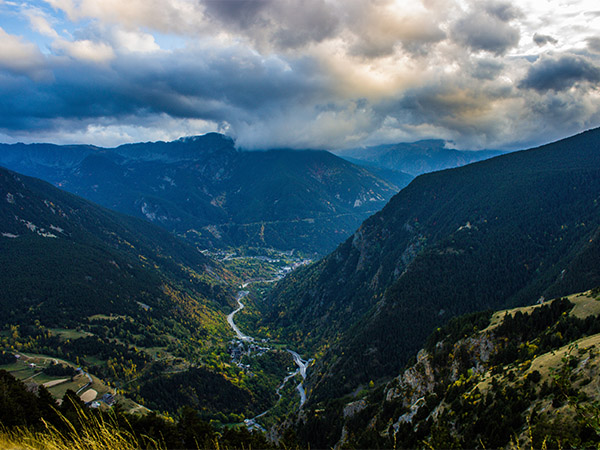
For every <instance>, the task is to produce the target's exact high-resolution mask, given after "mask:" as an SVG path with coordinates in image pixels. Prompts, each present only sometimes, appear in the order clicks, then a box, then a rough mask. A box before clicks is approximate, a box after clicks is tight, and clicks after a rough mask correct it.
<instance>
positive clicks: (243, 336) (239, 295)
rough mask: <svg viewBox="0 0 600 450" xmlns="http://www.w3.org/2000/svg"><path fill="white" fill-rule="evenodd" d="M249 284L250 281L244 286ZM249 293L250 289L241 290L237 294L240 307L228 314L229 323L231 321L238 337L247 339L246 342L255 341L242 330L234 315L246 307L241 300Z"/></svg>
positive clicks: (230, 324) (230, 323)
mask: <svg viewBox="0 0 600 450" xmlns="http://www.w3.org/2000/svg"><path fill="white" fill-rule="evenodd" d="M247 284H248V283H246V284H244V287H246V286H247ZM248 294H249V292H248V291H239V292H238V293H237V296H236V298H235V299H236V301H237V304H238V308H237V309H236V310H234V311H233V312H231V313H229V315H228V316H227V323H229V326H230V327H231V328H232V329H233V331H235V334H236V336H237V337H238V339H240V340H242V341H245V342H254V338H253V337H250V336H247V335H245V334H244V333H242V332H241V331H240V329H239V328H238V327H237V325H236V324H235V322H234V321H233V316H235V315H236V314H237V313H238V312H240V311H241V310H242V309H244V304H243V303H242V301H241V300H242V299H243V298H244V297H245V296H247V295H248Z"/></svg>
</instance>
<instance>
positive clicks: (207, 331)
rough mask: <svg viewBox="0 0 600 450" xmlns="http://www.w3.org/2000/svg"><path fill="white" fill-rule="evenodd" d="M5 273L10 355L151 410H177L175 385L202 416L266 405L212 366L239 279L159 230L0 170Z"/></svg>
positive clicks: (0, 333)
mask: <svg viewBox="0 0 600 450" xmlns="http://www.w3.org/2000/svg"><path fill="white" fill-rule="evenodd" d="M0 267H2V270H1V271H0V285H1V286H2V289H0V338H1V343H2V348H4V349H5V350H9V351H21V352H29V353H34V354H43V355H48V356H49V357H56V358H62V359H64V360H67V361H71V362H72V363H77V365H80V366H81V367H83V368H84V369H85V370H86V371H89V372H90V373H92V374H93V375H96V376H97V377H100V378H102V379H104V380H105V381H108V382H110V383H112V385H113V386H117V387H119V389H121V390H123V391H125V392H126V393H127V394H129V395H131V396H134V397H135V398H136V400H137V401H138V402H143V403H145V404H146V405H149V406H150V407H151V408H152V409H155V408H156V409H160V410H168V411H171V412H176V411H177V409H178V408H179V407H181V406H182V403H177V400H178V399H180V397H181V395H180V394H179V391H178V389H186V392H188V394H189V393H190V392H192V393H193V396H192V395H187V397H186V399H187V400H186V402H187V404H190V405H191V406H195V407H196V408H197V409H202V410H203V411H204V412H205V413H206V414H215V413H217V412H220V413H223V412H224V413H225V414H228V413H236V414H239V413H242V412H244V411H247V410H248V408H250V409H251V408H253V406H251V405H253V404H254V403H255V402H256V401H263V399H258V400H257V399H256V398H255V397H254V396H253V394H252V393H251V392H250V391H248V390H247V389H246V388H245V387H244V386H240V385H239V383H238V385H235V384H234V383H232V381H231V380H230V379H228V378H226V377H224V376H223V371H222V370H221V368H220V367H222V366H223V365H222V363H221V362H218V361H217V360H218V358H220V357H221V356H220V354H221V353H222V354H223V356H222V358H223V359H224V360H225V361H227V362H228V361H229V359H230V358H229V355H228V354H227V353H226V344H227V342H228V340H229V339H230V337H231V336H232V331H231V330H230V328H229V326H228V325H227V321H226V314H227V313H228V312H230V310H231V309H232V304H233V301H234V292H233V290H232V287H231V286H232V285H233V284H234V283H236V282H239V280H237V279H235V278H234V277H232V276H231V275H230V274H229V273H228V272H227V271H225V270H224V269H223V268H222V267H220V265H219V264H218V263H216V262H214V261H212V260H210V259H208V258H207V257H205V256H204V255H202V254H201V253H200V251H199V250H198V249H197V248H195V247H193V246H191V245H189V244H187V243H186V242H185V241H182V240H180V239H178V238H176V237H174V236H172V235H171V234H170V233H169V232H167V231H165V230H163V229H162V228H160V227H157V226H155V225H153V224H151V223H149V222H146V221H143V220H140V219H136V218H133V217H128V216H124V215H122V214H119V213H116V212H113V211H109V210H107V209H105V208H103V207H100V206H97V205H95V204H92V203H91V202H89V201H87V200H84V199H82V198H79V197H76V196H75V195H73V194H70V193H67V192H63V191H60V190H59V189H56V188H54V187H53V186H51V185H50V184H48V183H46V182H43V181H41V180H37V179H33V178H29V177H26V176H23V175H19V174H16V173H14V172H11V171H8V170H5V169H0ZM200 365H201V366H202V367H199V366H200ZM190 366H192V368H190ZM194 366H196V367H195V368H194ZM187 369H189V370H187ZM173 372H177V374H178V375H177V376H178V377H179V382H178V384H175V382H176V381H177V380H176V379H174V378H173V377H172V376H171V375H170V373H173ZM181 380H185V383H184V382H182V381H181ZM186 383H187V384H186ZM178 386H179V387H178ZM167 387H168V392H169V393H170V398H169V400H170V401H171V403H167V402H165V401H164V399H163V397H164V392H165V391H164V388H167ZM178 395H180V396H179V397H178ZM260 407H262V404H261V406H260ZM257 408H258V406H257Z"/></svg>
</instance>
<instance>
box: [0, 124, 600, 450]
mask: <svg viewBox="0 0 600 450" xmlns="http://www.w3.org/2000/svg"><path fill="white" fill-rule="evenodd" d="M428 145H429V144H428ZM1 150H2V158H1V161H2V164H5V165H11V166H13V167H19V168H22V169H27V170H28V172H29V173H31V172H35V173H37V174H38V175H39V176H42V175H43V176H44V177H45V178H47V179H49V180H51V181H52V183H54V184H56V185H59V186H62V187H64V188H68V189H69V190H72V191H77V190H81V192H80V193H81V194H85V195H86V196H87V197H90V198H91V199H92V200H95V201H97V202H98V203H102V204H104V203H105V202H106V203H109V204H108V205H107V206H110V207H112V208H115V209H124V210H127V208H129V212H130V213H132V214H133V213H135V214H134V215H137V216H139V217H137V218H136V217H131V216H126V215H123V214H121V213H118V212H114V211H111V210H109V209H106V208H105V207H104V206H99V205H98V204H95V203H92V202H91V201H89V200H84V199H83V198H81V197H78V196H77V195H74V194H72V193H68V192H64V191H63V190H60V189H57V188H56V187H54V186H52V185H51V184H49V183H47V182H44V181H41V180H39V179H34V178H29V177H27V176H24V175H21V174H18V173H15V172H13V171H11V170H6V169H0V227H1V228H0V250H1V252H0V263H1V266H2V267H3V270H2V273H1V274H0V282H1V283H2V286H3V289H2V292H0V317H2V318H3V319H2V323H1V325H2V332H1V339H2V344H3V349H4V350H9V351H10V352H30V353H35V354H42V355H48V357H49V358H62V359H64V360H65V361H66V360H68V361H77V364H81V366H82V367H84V368H85V369H86V370H89V371H90V372H92V373H93V374H94V375H96V376H99V377H102V378H103V379H105V380H106V382H107V383H112V384H114V385H117V386H119V387H120V389H122V390H123V391H126V392H127V394H128V395H129V396H130V397H131V398H133V399H134V400H135V401H137V402H139V403H141V404H144V405H146V406H147V407H149V408H151V409H154V410H157V411H165V412H168V413H170V414H177V413H178V411H180V410H181V408H183V407H192V408H195V409H196V410H197V411H200V415H201V416H202V417H203V418H205V419H211V420H216V421H215V422H214V423H216V424H220V425H222V424H225V423H238V422H241V421H242V419H247V418H248V417H253V419H247V423H248V424H251V425H252V426H255V425H256V423H257V421H258V420H259V419H260V418H262V419H260V420H263V419H265V420H266V418H268V417H269V414H271V416H273V415H275V416H274V417H271V418H270V419H268V420H269V422H268V424H269V425H271V430H270V436H271V438H273V439H274V440H280V441H281V442H284V443H285V445H286V446H288V447H289V446H290V445H291V446H294V445H300V446H310V447H311V448H329V447H332V446H337V447H338V448H341V447H348V446H350V447H377V446H379V447H390V446H391V447H394V446H399V447H414V446H416V445H420V444H421V443H423V442H428V443H429V444H430V445H432V446H434V447H444V448H445V447H456V446H459V447H460V446H463V447H464V446H467V447H470V446H473V445H479V444H482V445H485V446H488V447H498V446H506V445H509V444H510V442H511V439H517V441H518V442H519V445H525V444H527V442H529V443H532V442H534V443H535V444H536V445H538V444H539V445H540V446H541V445H542V444H541V443H542V442H544V439H550V440H549V441H548V443H558V442H559V441H558V440H557V439H562V441H561V442H569V443H570V445H575V446H577V445H579V444H582V443H590V442H592V443H594V442H596V441H594V437H593V433H594V426H593V424H594V422H593V421H592V420H593V419H589V418H588V419H585V418H586V417H592V416H593V413H594V412H597V411H596V410H594V409H593V408H594V401H593V400H594V397H593V395H595V394H594V392H592V391H593V388H595V387H596V384H595V382H593V379H594V377H595V376H596V375H597V374H596V372H595V369H594V367H595V365H593V364H592V363H589V364H588V363H587V362H586V361H592V360H594V358H596V353H595V350H593V347H592V346H593V345H595V344H594V343H595V342H596V341H594V339H596V338H595V337H594V336H596V335H597V334H598V333H600V329H598V326H597V322H598V321H597V316H598V313H599V312H600V308H598V306H597V303H598V298H599V297H598V290H597V289H596V288H598V287H599V286H600V248H599V245H600V240H599V239H600V209H599V208H600V205H599V202H600V129H595V130H590V131H587V132H585V133H582V134H579V135H576V136H573V137H570V138H567V139H564V140H561V141H558V142H554V143H551V144H548V145H544V146H541V147H538V148H534V149H529V150H523V151H519V152H513V153H509V154H504V155H499V156H496V157H493V158H491V159H487V160H485V161H480V162H476V163H472V164H468V165H465V166H462V167H459V168H453V169H445V170H440V171H436V172H431V173H426V174H422V175H419V176H417V177H416V178H415V179H414V180H413V181H412V182H411V183H410V184H409V185H408V186H406V187H404V188H403V189H402V190H400V192H398V193H397V194H395V195H394V196H393V197H392V198H391V199H390V201H389V202H388V203H387V204H386V205H385V207H384V208H383V209H382V210H380V211H379V212H377V213H375V214H374V215H372V216H371V217H369V218H368V219H367V220H365V221H364V222H363V223H362V225H360V227H358V229H357V230H355V231H354V233H353V234H352V235H350V237H348V238H347V239H346V240H345V241H344V242H342V243H341V244H340V245H339V246H338V247H337V248H336V249H335V250H334V251H333V252H331V253H330V254H329V255H328V256H326V257H324V258H322V259H321V260H319V261H317V262H316V263H314V264H312V265H309V266H305V267H301V268H299V269H296V270H294V271H291V273H289V275H287V276H286V277H285V278H284V279H283V280H281V281H279V282H278V283H276V284H272V283H271V282H272V281H274V280H275V279H271V278H270V277H269V278H268V279H266V278H263V277H261V276H255V275H250V276H251V280H250V281H249V280H248V279H246V278H244V279H242V278H240V277H239V276H237V275H235V274H234V273H233V272H231V271H230V270H229V269H228V268H227V266H226V262H227V260H228V259H229V260H231V259H232V258H234V257H233V256H232V253H230V254H227V256H226V257H224V258H222V261H221V262H217V261H215V260H213V259H211V258H209V257H207V256H206V255H204V254H203V253H201V252H200V249H201V248H202V247H203V246H205V247H219V246H221V245H225V244H227V245H240V246H248V245H265V246H271V245H272V246H274V247H279V248H290V247H294V246H296V245H298V246H302V248H303V249H306V250H311V249H312V250H314V251H317V250H318V251H323V249H326V248H327V247H328V246H332V245H334V243H335V242H336V239H338V240H339V239H341V236H342V235H343V233H342V232H340V233H338V234H339V235H336V234H335V233H333V232H332V230H338V231H339V230H340V229H342V228H339V227H340V225H339V224H340V222H336V224H335V225H334V224H333V222H327V221H326V220H325V218H326V217H330V218H331V216H327V214H331V213H332V212H335V213H336V214H337V213H339V215H340V216H342V217H353V219H352V220H358V219H357V217H358V216H357V214H356V213H355V212H356V211H361V212H362V213H364V214H367V213H368V211H369V208H370V207H371V206H376V205H378V204H380V203H383V202H384V201H385V196H386V195H391V194H392V193H393V192H394V190H395V188H394V187H393V186H392V184H390V183H387V182H385V181H382V180H381V179H380V178H377V177H376V176H374V175H373V174H371V173H370V172H369V171H368V170H366V169H363V168H360V167H357V166H355V165H352V164H350V163H348V162H344V161H343V160H341V159H340V158H338V157H336V156H334V155H332V154H331V153H328V152H323V151H291V150H277V151H270V152H242V151H239V150H236V149H235V147H234V144H233V142H232V141H231V140H229V139H227V138H225V137H223V136H221V135H216V134H210V135H206V136H203V137H196V138H186V139H181V140H178V141H174V142H168V143H151V144H133V145H126V146H121V147H117V148H116V149H100V148H96V147H91V146H67V147H56V146H50V145H45V144H39V145H21V144H18V145H14V146H5V147H3V148H2V149H1ZM94 196H97V197H96V198H95V199H94V198H93V197H94ZM283 199H285V200H283ZM333 199H335V203H334V200H333ZM100 200H102V201H100ZM186 205H187V206H186ZM136 208H137V209H136ZM350 211H354V212H352V213H351V212H350ZM308 214H311V215H312V216H311V217H310V218H311V219H314V222H312V223H311V222H310V221H309V220H308V219H309V217H308V216H307V215H308ZM319 214H320V215H319ZM344 214H348V216H344ZM201 217H203V218H204V219H202V220H203V221H202V220H201V219H200V218H201ZM294 217H295V218H294ZM266 218H270V219H271V220H270V221H268V222H267V220H266ZM316 218H320V219H322V220H316ZM143 219H145V220H143ZM250 221H253V222H250ZM349 221H350V219H348V225H347V226H348V227H350V226H351V225H350V222H349ZM150 222H156V223H157V224H160V225H161V226H157V225H156V224H153V223H150ZM250 223H252V224H253V227H258V228H252V227H250V226H249V224H250ZM283 223H285V224H286V225H285V226H282V224H283ZM327 223H329V224H330V225H331V227H329V226H326V225H325V224H327ZM192 224H195V225H193V227H192ZM291 224H293V225H291ZM200 225H202V226H200ZM309 226H312V227H314V228H310V227H309ZM179 227H180V228H179ZM190 227H191V228H190ZM194 227H195V228H194ZM286 227H287V228H286ZM305 227H309V228H305ZM165 228H167V230H173V231H175V234H178V235H179V236H177V235H175V234H173V233H171V232H169V231H167V230H165ZM250 229H252V230H254V231H252V232H250V231H249V230H250ZM344 229H345V228H344ZM244 230H245V231H244ZM301 230H304V231H302V232H306V233H308V232H309V230H312V231H310V232H311V233H317V231H318V230H322V231H323V233H324V235H325V236H326V237H323V236H317V237H315V236H312V235H311V236H308V234H307V235H303V234H299V235H296V234H295V233H299V232H300V231H301ZM253 233H254V234H253ZM317 234H318V233H317ZM334 235H335V236H337V237H335V238H333V237H331V236H334ZM218 236H220V237H218ZM182 238H186V239H182ZM288 239H290V240H291V241H288ZM286 245H287V246H288V247H286ZM273 258H274V257H271V256H269V257H262V259H260V261H262V262H263V263H265V264H269V263H271V262H274V261H275V260H274V259H273ZM269 261H271V262H269ZM244 270H247V272H244V273H248V274H249V273H253V272H252V271H253V270H254V269H252V268H246V269H244ZM290 270H291V268H289V267H288V268H286V272H289V271H290ZM256 273H268V272H260V271H257V272H256ZM269 273H272V272H269ZM265 281H266V283H265ZM250 282H252V283H254V282H256V283H258V284H257V286H256V287H254V286H252V285H250V286H249V283H250ZM240 286H242V288H240ZM238 289H245V290H244V291H238ZM590 290H591V291H590ZM236 292H238V294H237V297H236ZM574 293H581V294H580V295H572V294H574ZM240 295H241V296H242V297H240ZM567 295H569V298H568V299H563V298H561V297H563V296H567ZM240 298H244V299H247V300H244V301H245V302H246V305H247V306H248V308H246V309H245V310H244V311H241V309H242V306H241V303H237V304H236V303H235V301H236V299H237V301H239V300H240ZM555 298H556V300H554V301H549V299H555ZM524 305H537V306H527V307H524V308H521V309H518V310H515V309H512V308H515V307H517V306H519V307H523V306H524ZM235 307H238V309H237V310H236V311H238V312H239V316H236V320H238V319H239V321H238V324H239V325H240V327H241V328H243V330H244V331H245V332H246V333H249V334H251V335H252V336H253V338H252V339H250V338H248V336H246V338H247V339H248V340H247V341H246V342H245V343H242V342H241V341H240V342H237V343H236V342H235V341H232V342H230V343H228V341H229V339H231V336H232V335H233V334H234V333H233V332H232V330H231V329H229V325H228V324H227V320H226V314H227V313H229V312H231V311H232V310H233V308H235ZM501 309H507V310H506V311H502V312H496V313H493V311H497V310H501ZM248 310H251V311H250V313H247V312H248ZM246 313H247V314H246ZM231 317H233V316H231ZM259 338H264V339H265V340H264V341H262V340H259ZM581 339H584V340H585V339H588V340H586V341H585V342H584V341H581ZM590 339H591V340H590ZM242 340H243V339H242ZM577 340H579V341H577ZM576 341H577V342H579V343H581V342H583V343H584V344H585V346H583V344H582V351H579V350H577V348H576V347H573V346H572V344H573V343H575V342H576ZM588 341H589V342H588ZM246 344H247V345H248V346H249V347H248V348H252V350H247V353H244V352H246V349H245V347H244V346H245V345H246ZM261 345H268V346H269V348H268V349H267V348H266V347H265V348H261ZM232 346H234V347H235V348H237V349H238V353H241V354H242V356H241V357H239V358H240V359H237V360H236V359H235V358H236V357H235V356H232V355H234V354H235V353H236V350H232V348H233V347H232ZM571 347H572V348H571ZM291 348H293V349H295V350H296V351H297V352H298V353H295V352H290V351H289V349H291ZM590 349H592V350H590ZM253 352H254V353H253ZM553 352H554V353H553ZM575 352H577V355H575ZM230 353H231V354H230ZM290 355H294V356H293V360H292V356H290ZM549 355H550V356H549ZM553 355H554V356H553ZM556 355H559V357H558V358H557V357H555V356H556ZM575 356H577V358H576V359H574V358H575ZM9 357H10V358H12V356H11V355H8V356H7V355H6V354H2V358H3V360H4V359H6V358H9ZM297 358H298V359H300V361H301V362H302V367H303V369H302V368H299V369H298V371H297V372H295V373H294V372H291V373H290V367H293V362H292V361H296V359H297ZM302 358H306V359H302ZM586 358H587V359H586ZM62 359H61V360H62ZM296 364H298V363H296ZM586 364H588V365H586ZM542 366H543V367H542ZM298 367H300V365H298ZM550 367H551V368H552V369H550ZM542 369H543V370H542ZM511 374H512V375H511ZM561 374H562V375H561ZM577 374H579V375H577ZM304 375H306V379H305V380H304ZM295 376H297V378H300V377H302V378H301V379H302V384H301V385H299V386H298V387H296V386H293V385H292V383H289V385H288V386H287V387H285V383H286V382H287V380H289V379H290V377H295ZM286 377H287V378H286ZM561 377H562V378H561ZM578 377H579V378H578ZM588 379H589V381H587V380H588ZM283 380H286V381H284V382H283V384H282V381H283ZM588 384H589V388H586V387H585V386H587V385H588ZM303 387H304V388H306V394H307V399H306V403H304V402H303V400H300V402H301V404H300V405H298V399H297V393H296V391H298V392H304V391H303V390H302V389H303ZM286 389H287V391H286ZM582 392H583V393H582ZM584 394H585V395H587V396H588V397H591V398H592V400H591V401H588V400H587V397H584ZM301 398H302V397H301ZM515 399H516V400H515ZM578 399H579V400H578ZM549 405H551V406H549ZM576 405H581V406H580V407H579V406H576ZM138 406H139V405H138ZM561 408H562V409H561ZM569 408H571V409H569ZM573 408H574V409H573ZM578 408H579V409H578ZM548 411H550V413H548ZM554 411H558V412H559V415H557V416H556V417H554V416H552V413H553V412H554ZM572 411H575V412H576V413H577V414H578V416H577V417H578V419H577V420H580V421H581V420H588V422H585V423H584V424H583V425H581V423H580V422H577V421H573V420H570V419H568V414H569V413H570V412H572ZM259 412H260V414H259V415H258V413H259ZM588 413H589V414H588ZM586 414H588V415H587V416H586ZM590 414H591V415H590ZM182 417H183V416H182ZM565 417H566V418H565ZM464 418H468V419H469V420H467V421H465V420H464ZM263 423H265V425H266V424H267V422H263ZM555 424H558V425H557V426H556V427H554V428H555V429H554V428H553V426H554V425H555ZM220 425H219V426H220ZM528 426H529V427H530V430H531V433H529V434H528V428H527V427H528ZM561 426H562V427H566V429H567V431H565V433H566V434H565V433H563V434H560V433H562V431H561V430H562V428H560V427H561ZM597 429H600V427H598V428H597ZM557 430H558V431H557ZM571 431H572V433H571V434H569V435H568V436H567V434H568V433H570V432H571ZM490 436H491V437H490ZM515 436H516V437H515ZM528 439H529V441H527V440H528ZM552 439H554V440H552ZM478 443H479V444H478Z"/></svg>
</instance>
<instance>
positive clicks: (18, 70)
mask: <svg viewBox="0 0 600 450" xmlns="http://www.w3.org/2000/svg"><path fill="white" fill-rule="evenodd" d="M44 63H45V61H44V56H43V55H42V54H41V52H40V51H39V49H38V48H37V46H36V45H35V44H32V43H30V42H26V41H25V40H24V39H23V38H21V37H19V36H14V35H12V34H8V33H7V32H6V31H4V30H3V29H2V28H0V69H4V70H7V71H9V72H10V73H13V74H16V75H26V76H28V77H31V78H32V79H35V80H40V81H41V80H43V79H45V78H47V77H48V72H47V71H46V70H45V67H44Z"/></svg>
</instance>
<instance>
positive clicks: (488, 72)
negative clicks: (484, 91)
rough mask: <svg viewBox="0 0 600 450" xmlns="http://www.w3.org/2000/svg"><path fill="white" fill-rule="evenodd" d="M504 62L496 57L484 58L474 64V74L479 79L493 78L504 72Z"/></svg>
mask: <svg viewBox="0 0 600 450" xmlns="http://www.w3.org/2000/svg"><path fill="white" fill-rule="evenodd" d="M502 69H504V64H503V63H502V62H500V61H496V60H494V59H483V60H480V61H477V62H476V63H475V64H474V68H473V70H472V72H471V73H472V75H473V77H474V78H477V79H479V80H493V79H495V78H497V77H498V75H500V73H502Z"/></svg>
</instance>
